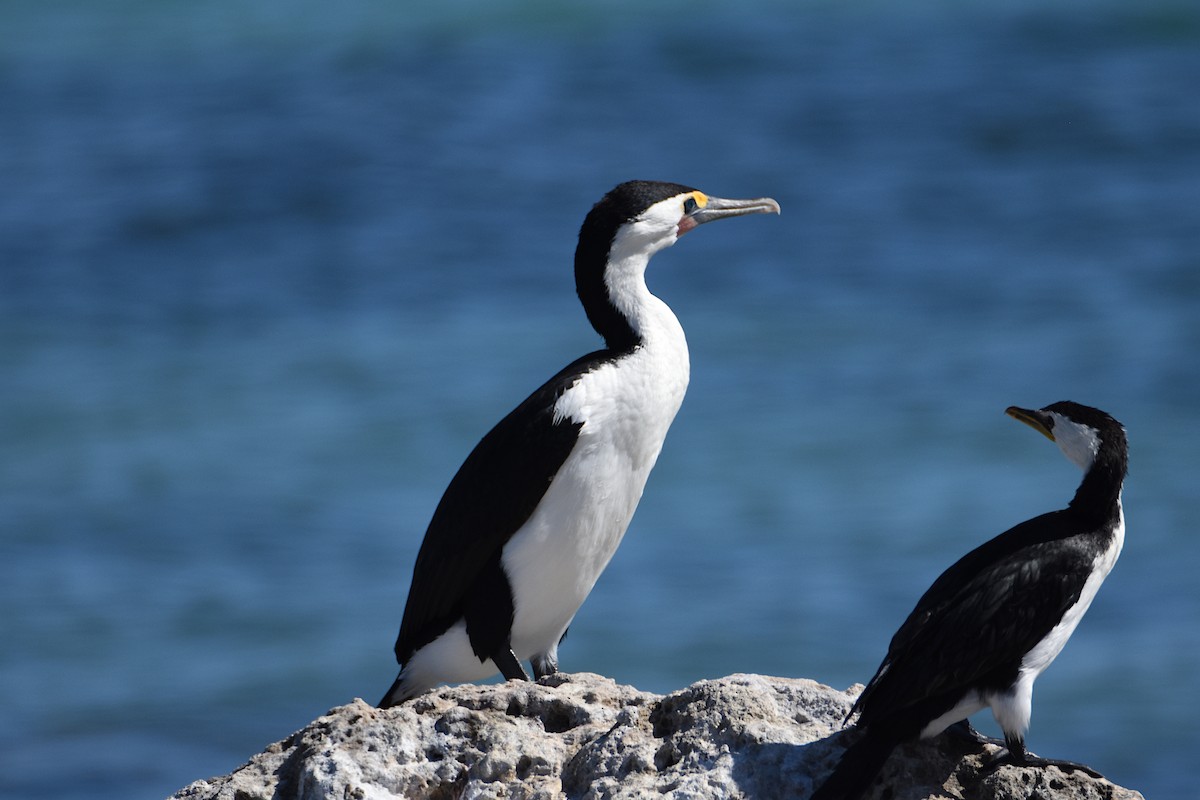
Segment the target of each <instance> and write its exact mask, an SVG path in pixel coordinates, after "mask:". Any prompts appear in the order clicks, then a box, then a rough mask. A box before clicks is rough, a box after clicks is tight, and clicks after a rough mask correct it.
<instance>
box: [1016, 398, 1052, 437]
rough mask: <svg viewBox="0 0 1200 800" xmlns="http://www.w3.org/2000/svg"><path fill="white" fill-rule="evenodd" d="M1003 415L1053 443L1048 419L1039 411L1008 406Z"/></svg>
mask: <svg viewBox="0 0 1200 800" xmlns="http://www.w3.org/2000/svg"><path fill="white" fill-rule="evenodd" d="M1004 413H1005V414H1008V415H1009V416H1010V417H1012V418H1013V419H1015V420H1017V421H1019V422H1024V423H1025V424H1026V425H1028V426H1029V427H1031V428H1033V429H1034V430H1035V431H1037V432H1038V433H1040V434H1042V435H1043V436H1045V437H1046V438H1047V439H1049V440H1050V441H1052V442H1053V441H1054V440H1055V439H1054V434H1053V433H1052V432H1051V430H1050V422H1049V419H1048V417H1047V416H1046V415H1045V414H1043V413H1042V412H1041V411H1034V410H1032V409H1029V408H1018V407H1017V406H1009V407H1008V408H1006V409H1004Z"/></svg>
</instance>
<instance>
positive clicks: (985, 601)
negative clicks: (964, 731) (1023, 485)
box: [851, 509, 1107, 725]
mask: <svg viewBox="0 0 1200 800" xmlns="http://www.w3.org/2000/svg"><path fill="white" fill-rule="evenodd" d="M1078 516H1079V515H1077V514H1075V513H1074V512H1073V511H1072V510H1071V509H1065V510H1062V511H1055V512H1051V513H1049V514H1043V515H1041V516H1039V517H1035V518H1034V519H1031V520H1029V521H1028V522H1023V523H1021V524H1020V525H1017V526H1016V527H1014V528H1011V529H1009V530H1008V531H1006V532H1004V533H1002V534H1000V535H999V536H997V537H996V538H994V539H992V540H990V541H988V542H986V543H985V544H983V545H981V546H980V547H978V548H976V549H975V550H972V551H971V552H970V553H967V555H965V556H963V557H962V558H961V559H959V561H958V562H956V563H955V564H954V565H953V566H951V567H950V568H949V569H947V570H946V571H945V572H944V573H942V575H941V576H940V577H939V578H938V579H937V580H936V581H934V583H933V585H932V586H931V587H930V588H929V590H928V591H927V592H925V594H924V595H923V596H922V597H921V599H920V601H918V603H917V605H916V608H914V609H913V611H912V613H911V614H909V616H908V619H906V620H905V622H904V624H903V625H901V626H900V629H899V630H898V631H897V632H896V634H895V636H893V637H892V641H891V644H890V645H889V647H888V654H887V656H886V657H885V658H884V660H883V663H882V664H881V665H880V668H879V670H878V671H877V672H876V673H875V677H873V678H872V679H871V682H870V683H869V684H868V685H867V688H866V689H865V690H864V691H863V693H862V695H861V696H860V697H859V698H858V701H857V702H856V703H855V705H854V708H853V710H852V711H851V714H853V713H855V712H859V713H861V717H860V718H859V724H860V725H870V724H871V722H872V721H873V720H876V719H880V718H883V717H887V716H889V715H891V714H894V713H895V712H897V711H898V710H901V709H904V708H908V707H912V706H916V705H918V704H920V705H923V706H929V705H930V701H935V702H934V703H933V705H934V706H935V707H936V705H937V702H936V701H937V699H938V698H944V706H945V708H944V709H942V710H948V709H949V708H950V707H952V706H953V705H954V704H955V703H956V702H957V701H958V700H959V699H960V698H961V697H962V696H963V693H964V692H966V691H967V690H969V689H973V688H983V689H996V690H1001V689H1005V688H1007V687H1008V686H1010V685H1011V683H1012V681H1013V680H1014V679H1015V678H1016V670H1017V668H1018V667H1019V665H1020V661H1021V659H1022V657H1023V656H1024V655H1025V654H1026V653H1028V652H1029V650H1030V649H1031V648H1032V647H1033V646H1034V645H1035V644H1037V643H1038V642H1039V641H1041V640H1042V639H1043V638H1044V637H1045V636H1046V634H1047V633H1049V632H1050V630H1051V629H1052V628H1053V627H1054V626H1055V625H1056V624H1057V623H1058V621H1059V619H1061V617H1062V612H1063V611H1064V610H1065V609H1066V608H1067V607H1069V606H1070V605H1072V604H1073V603H1074V602H1075V601H1076V600H1077V599H1078V598H1079V596H1080V593H1081V591H1082V589H1083V585H1084V583H1085V582H1086V580H1087V577H1088V574H1089V573H1090V571H1091V566H1092V564H1093V562H1094V561H1095V558H1096V556H1097V555H1098V554H1099V553H1100V552H1101V550H1102V548H1103V547H1104V546H1106V545H1107V542H1103V541H1098V540H1097V538H1096V537H1095V536H1094V535H1087V534H1089V533H1091V532H1092V531H1091V529H1090V528H1089V526H1088V525H1087V524H1086V522H1085V520H1083V519H1079V518H1077V517H1078ZM931 713H932V716H929V717H928V718H929V719H933V718H934V717H936V716H938V715H939V714H940V711H936V710H934V711H932V712H931Z"/></svg>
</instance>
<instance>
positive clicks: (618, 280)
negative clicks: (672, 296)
mask: <svg viewBox="0 0 1200 800" xmlns="http://www.w3.org/2000/svg"><path fill="white" fill-rule="evenodd" d="M650 255H651V253H647V252H646V251H645V250H636V251H633V252H622V248H620V247H614V248H613V250H612V252H610V253H606V254H604V255H603V256H598V255H597V254H596V252H595V251H594V250H593V251H583V250H581V251H578V252H576V255H575V288H576V291H577V292H578V293H579V300H580V302H581V303H583V309H584V311H585V312H586V313H587V317H588V321H589V322H591V323H592V327H593V328H595V329H596V332H597V333H599V334H600V335H601V336H602V337H604V343H605V345H606V346H607V349H608V350H610V351H612V352H614V353H626V352H630V351H632V350H634V349H636V348H638V347H640V346H642V345H644V344H646V342H647V340H650V339H654V338H657V334H658V333H659V332H660V331H664V330H665V331H666V332H667V333H668V334H671V335H676V334H677V335H682V330H680V329H679V322H678V320H676V318H675V315H674V314H672V313H671V310H670V308H668V307H667V305H666V303H664V302H663V301H662V300H659V299H658V298H657V297H655V296H654V295H653V294H651V293H650V289H649V288H648V287H647V286H646V265H647V264H648V263H649V261H650Z"/></svg>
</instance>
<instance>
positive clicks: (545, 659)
mask: <svg viewBox="0 0 1200 800" xmlns="http://www.w3.org/2000/svg"><path fill="white" fill-rule="evenodd" d="M529 663H531V664H532V665H533V677H534V680H537V679H538V678H544V677H546V676H547V675H553V674H554V673H556V672H558V653H557V652H556V651H555V649H551V650H547V651H546V652H545V653H538V654H537V655H536V656H534V657H533V658H532V659H530V662H529Z"/></svg>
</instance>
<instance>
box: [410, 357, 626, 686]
mask: <svg viewBox="0 0 1200 800" xmlns="http://www.w3.org/2000/svg"><path fill="white" fill-rule="evenodd" d="M610 359H611V354H610V353H609V352H607V351H598V352H596V353H591V354H589V355H587V356H584V357H583V358H580V359H578V360H577V361H575V362H574V363H572V364H570V365H569V366H567V367H566V368H564V369H563V370H562V371H561V372H559V373H558V374H557V375H555V376H554V377H553V378H551V379H550V380H549V381H547V382H546V383H545V384H543V385H542V386H541V388H539V389H538V390H537V391H536V392H534V393H533V394H532V395H530V396H529V397H528V398H527V399H526V400H525V401H524V402H522V403H521V404H520V405H519V406H517V407H516V408H515V409H514V410H513V411H512V412H511V413H510V414H509V415H508V416H506V417H505V418H504V419H502V420H501V421H500V422H499V423H498V424H497V425H496V426H495V427H494V428H492V430H491V431H490V432H489V433H488V434H487V435H486V436H484V437H483V439H482V440H480V442H479V444H477V445H476V446H475V449H474V450H472V451H471V454H470V455H469V456H467V460H466V461H465V462H463V465H462V466H461V467H459V470H458V473H457V474H456V475H455V476H454V479H453V480H452V481H451V482H450V485H449V486H448V487H447V488H446V492H445V494H443V495H442V499H441V501H440V502H439V503H438V506H437V510H436V511H435V512H434V514H433V519H432V520H431V521H430V523H429V528H428V529H427V530H426V532H425V540H424V541H423V542H422V543H421V549H420V552H419V553H418V554H417V561H416V565H415V566H414V568H413V580H412V585H411V586H410V587H409V591H408V603H407V605H406V606H405V608H404V618H403V621H402V622H401V623H400V635H399V636H398V637H397V639H396V660H397V661H399V662H400V664H401V665H403V664H404V663H405V662H406V661H407V660H408V659H409V658H410V657H411V656H412V654H413V653H414V652H415V651H416V650H418V649H419V648H421V647H423V646H425V645H426V644H428V643H429V642H431V641H433V640H434V639H436V638H437V637H438V636H440V635H441V634H442V633H443V632H444V631H445V630H446V629H447V628H449V627H450V626H451V625H453V624H454V623H455V622H456V621H457V620H458V619H460V618H461V617H463V615H464V612H465V608H466V606H467V605H468V601H470V605H472V606H473V607H475V608H481V607H486V606H487V603H488V601H489V598H482V597H474V598H471V597H469V594H470V592H471V591H472V587H473V586H474V585H475V584H476V581H477V579H478V578H479V577H480V576H481V575H484V573H485V572H488V575H484V577H487V578H488V579H487V580H484V581H482V582H481V583H480V584H479V586H481V587H484V588H483V589H480V590H479V591H484V590H486V588H487V587H492V588H494V589H496V590H497V591H499V589H501V588H507V582H506V581H504V582H503V583H501V581H500V580H498V578H497V576H496V575H491V574H490V573H491V572H495V571H499V557H500V553H501V551H502V549H503V548H504V545H505V544H506V543H507V542H508V540H509V539H510V538H512V535H513V534H514V533H516V532H517V530H519V529H520V527H521V526H522V525H524V524H525V522H526V520H528V519H529V517H530V515H532V514H533V511H534V509H536V508H537V505H538V503H539V502H540V501H541V499H542V497H543V496H544V495H545V493H546V490H547V489H548V488H549V487H550V482H551V481H552V480H553V479H554V476H555V475H556V474H557V473H558V470H559V468H560V467H561V466H562V465H563V462H565V461H566V459H567V456H569V455H570V453H571V450H572V449H573V448H574V447H575V442H576V440H577V439H578V436H579V429H580V428H581V427H582V423H578V422H574V421H572V420H567V419H564V420H558V421H555V420H554V404H555V403H556V402H557V401H558V398H559V397H560V396H561V395H562V394H563V392H565V391H566V390H567V389H568V388H570V387H571V385H573V384H574V383H575V381H576V380H577V379H578V378H579V376H580V375H582V374H584V373H586V372H589V371H591V370H593V369H595V368H596V367H598V366H599V365H601V364H603V363H605V362H606V361H608V360H610ZM499 578H500V579H502V578H503V575H502V573H501V574H500V575H499ZM496 600H497V602H498V603H502V602H503V601H504V598H501V597H498V598H496ZM507 603H508V607H509V608H508V620H507V624H508V626H511V624H512V619H511V604H512V598H511V595H510V596H509V597H508V598H507ZM503 622H504V621H503V620H500V619H499V618H498V617H497V619H494V620H493V619H490V618H489V625H488V627H489V628H490V627H493V626H494V625H502V624H503ZM468 633H470V634H471V638H472V645H477V644H478V645H479V647H487V646H489V645H490V644H491V643H493V642H499V641H503V640H504V639H506V638H507V636H508V630H502V631H498V632H497V631H488V632H486V633H485V632H481V631H468ZM477 650H478V648H477ZM477 654H478V653H477ZM481 657H482V656H481Z"/></svg>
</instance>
